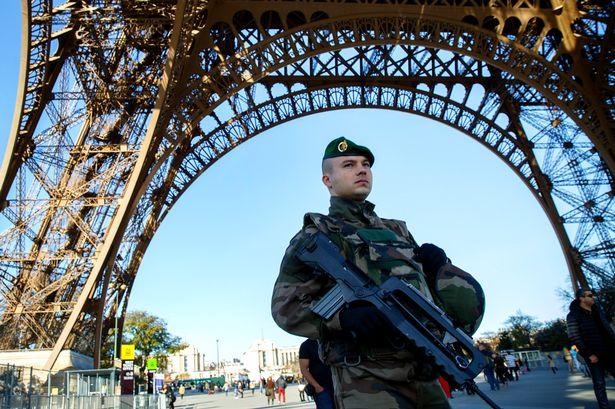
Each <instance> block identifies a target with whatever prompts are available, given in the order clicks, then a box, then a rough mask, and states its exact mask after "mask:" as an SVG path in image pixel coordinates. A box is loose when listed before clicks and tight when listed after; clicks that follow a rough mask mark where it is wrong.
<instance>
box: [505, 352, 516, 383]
mask: <svg viewBox="0 0 615 409" xmlns="http://www.w3.org/2000/svg"><path fill="white" fill-rule="evenodd" d="M505 358H506V366H507V367H508V374H509V377H510V380H511V381H512V380H513V375H514V378H515V381H518V380H519V367H518V366H517V359H516V358H515V356H514V355H513V354H512V353H510V352H508V353H507V354H506V357H505Z"/></svg>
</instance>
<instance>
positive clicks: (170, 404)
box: [162, 385, 177, 409]
mask: <svg viewBox="0 0 615 409" xmlns="http://www.w3.org/2000/svg"><path fill="white" fill-rule="evenodd" d="M162 393H163V394H164V396H165V400H166V406H167V408H168V409H175V400H176V399H177V398H176V397H175V392H173V387H172V386H171V385H164V386H163V387H162Z"/></svg>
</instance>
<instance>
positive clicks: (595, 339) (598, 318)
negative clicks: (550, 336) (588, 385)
mask: <svg viewBox="0 0 615 409" xmlns="http://www.w3.org/2000/svg"><path fill="white" fill-rule="evenodd" d="M566 322H567V323H568V337H569V338H570V341H571V342H572V343H573V344H575V345H576V346H577V348H578V349H579V355H581V356H582V357H583V358H584V359H585V361H586V362H587V365H588V366H589V371H590V372H591V375H592V382H593V383H594V393H595V394H596V399H597V400H598V406H599V407H600V408H601V409H608V408H610V407H611V406H610V405H609V400H608V398H607V395H606V382H605V372H607V371H608V372H609V373H610V374H611V375H612V376H615V332H613V328H611V326H610V324H609V322H608V321H607V319H606V316H605V315H604V313H603V312H602V311H601V310H600V308H599V307H598V306H597V305H596V303H595V300H594V293H593V292H592V291H591V290H589V289H587V288H581V289H579V290H578V291H577V293H576V298H575V300H574V301H573V302H572V303H571V304H570V312H569V313H568V316H566Z"/></svg>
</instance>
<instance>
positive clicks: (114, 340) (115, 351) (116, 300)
mask: <svg viewBox="0 0 615 409" xmlns="http://www.w3.org/2000/svg"><path fill="white" fill-rule="evenodd" d="M112 288H115V289H116V290H117V291H116V292H115V304H116V308H115V325H114V327H113V366H114V367H115V359H116V358H117V318H118V317H117V312H118V311H119V309H120V292H121V291H124V290H125V289H126V284H120V285H119V286H118V285H117V283H116V284H115V285H113V286H112Z"/></svg>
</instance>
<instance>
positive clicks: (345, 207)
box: [329, 196, 376, 220]
mask: <svg viewBox="0 0 615 409" xmlns="http://www.w3.org/2000/svg"><path fill="white" fill-rule="evenodd" d="M330 203H331V206H330V207H329V216H333V217H341V218H345V219H350V220H352V219H357V218H367V217H368V216H370V215H372V214H373V213H374V208H375V207H376V206H375V205H374V204H373V203H372V202H370V201H367V200H364V201H363V202H356V201H354V200H351V199H345V198H342V197H337V196H331V201H330Z"/></svg>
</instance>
